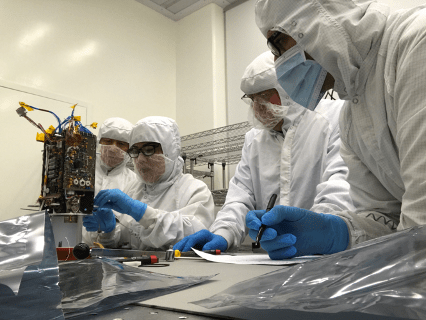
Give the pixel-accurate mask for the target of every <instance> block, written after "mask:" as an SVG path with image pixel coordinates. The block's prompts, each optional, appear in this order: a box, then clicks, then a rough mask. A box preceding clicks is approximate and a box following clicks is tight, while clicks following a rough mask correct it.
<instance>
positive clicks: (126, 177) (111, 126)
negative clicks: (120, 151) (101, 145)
mask: <svg viewBox="0 0 426 320" xmlns="http://www.w3.org/2000/svg"><path fill="white" fill-rule="evenodd" d="M132 128H133V125H132V124H131V123H130V122H129V121H127V120H125V119H122V118H109V119H106V120H105V121H104V123H103V124H102V126H101V127H100V128H99V134H98V142H99V141H100V139H102V138H108V139H114V140H119V141H123V142H127V143H130V133H131V131H132ZM129 160H130V157H129V155H128V154H125V156H124V160H123V162H121V163H120V164H119V165H117V166H116V167H114V168H111V167H109V166H108V165H107V164H105V163H104V162H103V161H102V159H101V157H100V155H99V154H97V156H96V173H95V179H96V184H95V196H96V194H97V193H98V192H99V191H101V190H104V189H120V190H123V189H124V188H125V187H126V186H127V185H128V184H129V183H132V182H133V181H134V180H136V173H134V172H133V171H132V170H130V169H129V168H128V167H127V163H128V162H129Z"/></svg>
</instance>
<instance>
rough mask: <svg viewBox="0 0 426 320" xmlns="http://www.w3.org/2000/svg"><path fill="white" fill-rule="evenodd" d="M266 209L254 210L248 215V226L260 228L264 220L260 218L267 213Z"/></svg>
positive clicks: (253, 228) (255, 228) (254, 228)
mask: <svg viewBox="0 0 426 320" xmlns="http://www.w3.org/2000/svg"><path fill="white" fill-rule="evenodd" d="M265 212H266V211H265V210H252V211H249V212H248V213H247V215H246V226H247V228H249V229H252V230H259V228H260V226H261V225H262V222H261V221H260V219H261V218H262V216H263V215H264V214H265Z"/></svg>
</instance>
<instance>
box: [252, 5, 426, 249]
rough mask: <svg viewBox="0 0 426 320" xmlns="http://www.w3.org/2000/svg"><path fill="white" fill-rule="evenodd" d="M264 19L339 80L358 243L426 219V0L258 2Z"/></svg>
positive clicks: (266, 26) (348, 216)
mask: <svg viewBox="0 0 426 320" xmlns="http://www.w3.org/2000/svg"><path fill="white" fill-rule="evenodd" d="M256 22H257V24H258V26H259V28H260V29H261V31H262V33H263V34H264V35H265V36H266V34H267V32H268V30H277V31H285V32H286V33H287V34H289V35H290V36H291V37H292V38H293V39H294V40H295V41H296V42H297V43H298V45H299V46H301V47H302V48H303V50H305V51H306V52H307V53H309V54H310V55H311V56H312V57H313V58H314V59H315V61H317V62H318V63H319V64H320V65H321V66H322V67H323V68H325V69H326V70H327V71H328V72H329V73H330V74H331V75H332V76H333V77H334V79H335V85H334V89H335V90H336V91H337V92H338V94H339V96H340V97H341V98H342V99H345V100H346V102H345V106H344V108H343V110H342V113H341V118H340V136H341V139H342V147H341V153H342V157H343V159H344V160H345V162H346V164H347V165H348V168H349V175H348V182H349V183H350V185H351V189H350V190H351V197H352V199H353V201H354V204H355V206H356V208H357V210H356V211H352V210H351V211H343V212H337V211H336V212H333V214H335V215H337V216H339V217H341V218H343V219H344V220H345V222H346V224H347V225H348V228H349V232H350V244H349V246H348V247H351V246H353V245H355V244H357V243H359V242H362V241H365V240H369V239H372V238H376V237H379V236H382V235H386V234H389V233H392V232H395V231H396V230H403V229H405V228H409V227H412V226H416V225H423V224H425V223H426V213H425V208H426V183H425V181H426V157H425V150H426V125H425V122H426V90H425V88H426V77H425V74H426V28H425V25H426V6H419V7H415V8H412V9H409V10H400V11H397V12H395V13H392V14H390V13H389V8H388V7H387V6H385V5H382V4H379V3H377V2H375V1H371V0H358V1H346V0H340V1H336V0H335V1H330V0H298V1H294V0H280V1H271V0H260V1H258V2H257V3H256Z"/></svg>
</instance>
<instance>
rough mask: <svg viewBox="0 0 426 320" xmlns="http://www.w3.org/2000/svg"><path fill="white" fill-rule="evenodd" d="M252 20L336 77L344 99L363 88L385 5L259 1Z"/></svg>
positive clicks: (359, 0)
mask: <svg viewBox="0 0 426 320" xmlns="http://www.w3.org/2000/svg"><path fill="white" fill-rule="evenodd" d="M255 10H256V23H257V25H258V27H259V29H260V30H261V32H262V33H263V35H264V36H265V37H266V34H267V32H268V30H274V31H275V30H276V31H281V32H286V33H287V34H289V35H290V36H291V37H292V38H293V39H294V40H295V41H296V42H297V43H298V44H299V45H300V46H301V47H302V48H303V49H304V50H305V51H306V52H307V53H309V54H310V55H311V56H312V57H313V58H314V59H315V61H317V62H318V63H319V64H320V65H321V66H322V67H323V68H324V69H326V70H327V71H328V72H329V73H330V74H331V75H332V76H333V77H334V79H335V81H336V82H335V85H334V89H335V90H336V91H337V92H338V94H339V96H340V98H342V99H346V100H349V99H354V98H355V97H357V96H360V95H362V94H363V93H364V90H365V83H366V79H367V76H368V73H369V72H370V71H371V70H372V67H373V66H374V64H375V62H376V59H377V52H378V49H379V46H380V43H381V39H382V35H383V31H384V27H385V24H386V19H387V16H388V14H389V8H388V7H387V6H386V5H382V4H378V3H377V2H375V1H372V0H297V1H295V0H279V1H278V0H259V1H257V3H256V8H255Z"/></svg>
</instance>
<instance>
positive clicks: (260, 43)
mask: <svg viewBox="0 0 426 320" xmlns="http://www.w3.org/2000/svg"><path fill="white" fill-rule="evenodd" d="M255 3H256V0H249V1H247V2H244V3H242V4H240V5H239V6H237V7H234V8H232V9H231V10H228V11H226V12H225V28H226V68H227V69H226V71H227V73H226V77H227V79H226V81H227V104H228V124H234V123H239V122H244V121H247V109H248V106H247V104H245V103H244V102H243V101H242V100H241V97H242V95H243V94H244V92H242V91H241V89H240V82H241V77H242V76H243V73H244V70H245V69H246V67H247V66H248V65H249V64H250V63H251V62H252V61H253V60H254V59H255V58H256V57H257V56H258V55H260V54H261V53H263V52H265V51H267V50H268V47H267V45H266V40H265V37H264V36H263V35H262V34H261V33H260V31H259V29H258V27H257V25H256V23H255V20H254V5H255Z"/></svg>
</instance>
